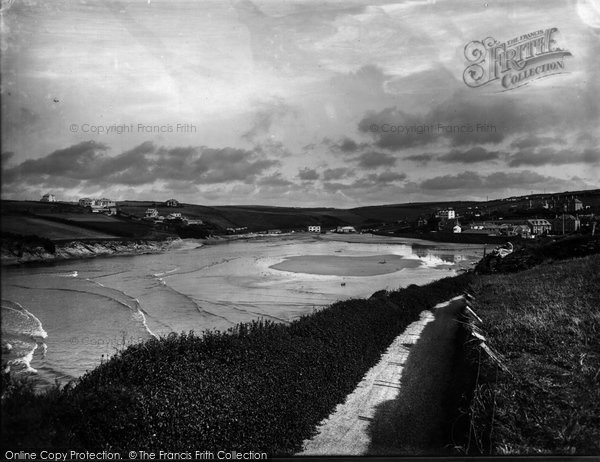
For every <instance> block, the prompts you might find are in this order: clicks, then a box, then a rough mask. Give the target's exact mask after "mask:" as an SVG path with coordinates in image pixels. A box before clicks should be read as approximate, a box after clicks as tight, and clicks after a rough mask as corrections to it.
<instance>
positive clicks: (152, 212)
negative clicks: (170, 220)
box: [144, 209, 158, 218]
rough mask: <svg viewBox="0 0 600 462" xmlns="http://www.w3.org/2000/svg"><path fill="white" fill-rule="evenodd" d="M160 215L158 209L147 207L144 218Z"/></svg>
mask: <svg viewBox="0 0 600 462" xmlns="http://www.w3.org/2000/svg"><path fill="white" fill-rule="evenodd" d="M156 217H158V210H156V209H146V216H145V217H144V218H156Z"/></svg>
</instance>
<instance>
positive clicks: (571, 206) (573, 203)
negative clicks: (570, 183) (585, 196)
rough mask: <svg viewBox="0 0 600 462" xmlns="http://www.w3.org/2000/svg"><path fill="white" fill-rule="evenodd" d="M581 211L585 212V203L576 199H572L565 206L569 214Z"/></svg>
mask: <svg viewBox="0 0 600 462" xmlns="http://www.w3.org/2000/svg"><path fill="white" fill-rule="evenodd" d="M580 210H583V202H581V201H580V200H579V199H577V198H576V197H572V198H571V199H569V200H567V202H566V204H565V211H566V212H567V213H577V212H579V211H580Z"/></svg>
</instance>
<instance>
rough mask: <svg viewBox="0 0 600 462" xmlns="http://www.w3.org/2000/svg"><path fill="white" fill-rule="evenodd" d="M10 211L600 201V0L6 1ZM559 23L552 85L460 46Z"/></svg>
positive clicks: (4, 112)
mask: <svg viewBox="0 0 600 462" xmlns="http://www.w3.org/2000/svg"><path fill="white" fill-rule="evenodd" d="M1 26H2V34H1V35H2V36H1V39H2V41H1V47H2V48H1V51H2V56H1V61H2V62H1V64H2V70H1V77H2V81H1V97H2V98H1V99H2V103H1V104H2V106H1V116H2V118H1V123H2V162H1V166H2V189H1V194H2V198H4V199H22V200H38V199H39V198H40V197H41V195H43V194H45V193H48V192H50V193H53V194H55V196H56V198H57V199H58V200H67V201H68V200H77V199H78V198H81V197H109V198H112V199H114V200H125V199H128V200H166V199H168V198H176V199H178V200H180V201H182V202H190V203H197V204H207V205H229V204H265V205H274V206H327V207H356V206H362V205H373V204H391V203H404V202H417V201H441V200H485V199H486V198H489V199H492V198H499V197H509V196H513V195H526V194H530V193H531V192H533V193H542V192H544V191H545V192H559V191H566V190H580V189H594V188H600V97H599V96H598V95H600V78H599V75H600V60H598V59H597V56H599V55H600V1H598V0H567V1H565V0H559V1H557V0H533V1H528V2H521V1H493V0H487V1H473V0H458V1H456V0H439V1H436V0H403V1H356V0H344V1H325V2H320V1H319V2H317V1H310V2H309V1H296V0H286V1H282V0H277V1H275V0H259V1H254V2H252V1H250V0H232V1H226V0H223V1H212V0H203V1H181V0H139V1H138V0H135V1H134V0H132V1H118V0H103V1H100V0H79V1H78V0H72V1H65V0H56V1H52V2H48V1H34V0H9V1H6V0H5V1H3V2H2V24H1ZM552 28H556V32H554V34H553V36H552V37H553V39H554V40H555V42H554V45H553V46H554V48H555V49H556V48H560V49H561V50H563V51H565V50H566V51H567V52H569V54H568V55H567V56H564V58H563V63H564V68H563V69H562V72H560V73H558V74H555V75H547V76H545V77H544V78H539V79H534V80H531V81H528V82H527V84H525V85H522V86H518V87H517V88H511V89H506V88H504V87H503V86H502V85H501V83H500V81H499V80H496V81H492V82H489V83H487V84H485V85H481V86H478V87H471V86H468V85H467V84H466V83H465V80H464V79H463V75H464V72H465V69H466V67H467V66H468V65H469V64H470V62H469V61H468V60H467V57H466V56H465V47H466V46H467V44H469V43H470V42H472V41H483V40H484V39H486V38H488V37H492V38H494V39H495V40H497V41H499V42H506V41H509V40H511V39H513V38H517V37H520V36H522V35H525V34H529V33H534V32H536V31H539V30H542V31H545V30H548V29H552Z"/></svg>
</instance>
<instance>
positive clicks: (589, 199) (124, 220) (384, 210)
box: [0, 189, 600, 239]
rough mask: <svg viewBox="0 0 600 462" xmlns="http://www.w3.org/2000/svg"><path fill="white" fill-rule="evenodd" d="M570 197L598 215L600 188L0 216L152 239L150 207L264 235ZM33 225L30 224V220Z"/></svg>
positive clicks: (131, 205)
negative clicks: (332, 204) (344, 203)
mask: <svg viewBox="0 0 600 462" xmlns="http://www.w3.org/2000/svg"><path fill="white" fill-rule="evenodd" d="M569 197H577V198H579V199H580V200H581V201H582V202H583V204H584V206H586V207H589V208H587V209H585V210H584V211H583V212H584V213H591V212H593V213H596V214H598V213H600V189H595V190H588V191H567V192H561V193H551V194H534V195H529V196H518V197H509V198H504V199H496V200H491V201H446V202H417V203H405V204H401V203H400V204H387V205H373V206H366V207H356V208H351V209H337V208H328V207H312V208H300V207H275V206H265V205H231V206H205V205H198V204H187V203H183V204H180V206H179V207H167V206H166V205H165V204H164V202H161V201H120V202H118V208H119V217H102V218H101V217H98V218H97V219H96V218H94V219H92V216H91V215H92V214H89V213H86V212H85V209H83V208H82V207H79V206H78V205H77V204H74V203H67V202H50V203H49V202H32V201H6V200H2V201H1V207H0V212H1V213H2V216H4V217H7V216H9V217H12V218H11V219H10V220H8V221H7V223H8V224H10V226H9V228H10V229H8V228H6V229H5V226H4V225H3V227H2V230H3V231H6V232H19V233H23V232H24V227H25V228H27V224H26V223H25V222H26V220H20V219H19V218H18V217H19V216H22V217H24V216H28V217H36V218H43V219H45V220H50V221H53V222H54V223H55V224H54V225H52V227H53V233H54V234H53V236H54V235H55V234H56V233H57V232H59V230H58V229H57V226H56V222H57V221H60V222H62V223H64V224H68V225H70V226H79V227H82V228H85V229H88V230H93V231H95V232H103V233H107V234H110V235H116V236H125V237H149V236H152V235H153V231H152V228H151V226H150V225H149V224H148V223H146V222H143V221H141V220H140V218H142V217H143V216H144V215H145V212H146V209H147V208H156V209H158V211H159V214H160V215H164V216H166V215H168V214H169V213H170V212H180V213H181V214H182V215H184V216H185V217H187V218H191V219H199V220H202V221H203V222H204V223H205V226H206V227H207V229H209V231H210V233H224V232H226V229H227V228H247V230H248V231H264V230H268V229H281V230H290V229H303V228H305V227H306V226H309V225H321V226H322V227H323V228H325V229H327V228H334V227H336V226H341V225H351V226H356V227H362V228H369V227H371V226H379V225H383V224H387V225H390V224H396V223H414V222H415V221H416V220H418V218H419V217H429V216H431V214H433V213H435V211H436V210H440V209H444V208H448V207H452V208H453V209H454V210H455V211H456V212H457V214H458V215H460V216H463V217H465V216H466V217H482V218H483V217H494V218H497V217H500V216H501V217H503V218H510V217H523V216H527V215H532V216H533V215H537V214H543V213H547V214H552V213H553V212H551V211H547V210H545V209H543V208H542V207H541V204H543V203H544V202H549V203H553V202H554V203H556V202H560V201H562V200H564V199H566V198H569ZM475 213H477V215H475ZM94 215H95V214H94ZM21 221H22V222H21ZM92 221H93V222H92ZM29 222H30V223H31V220H29ZM38 223H39V222H38ZM13 228H14V229H13ZM42 228H43V227H41V228H40V227H38V228H37V229H32V230H31V233H32V234H34V233H35V234H39V233H38V232H39V231H43V229H42ZM55 228H56V229H55ZM63 228H64V229H65V230H66V229H67V228H66V227H63ZM36 231H38V232H36ZM60 232H62V231H60ZM73 232H74V234H73V238H74V239H76V238H77V237H75V235H77V233H76V232H75V231H74V230H73ZM65 233H66V231H65ZM42 234H43V233H42ZM67 234H68V233H67ZM65 236H66V234H65ZM50 238H52V237H50ZM65 238H66V237H65Z"/></svg>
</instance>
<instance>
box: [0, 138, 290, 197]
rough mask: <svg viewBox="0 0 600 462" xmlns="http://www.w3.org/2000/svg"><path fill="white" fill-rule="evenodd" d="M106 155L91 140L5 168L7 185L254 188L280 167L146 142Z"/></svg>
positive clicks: (229, 151) (236, 154)
mask: <svg viewBox="0 0 600 462" xmlns="http://www.w3.org/2000/svg"><path fill="white" fill-rule="evenodd" d="M107 151H108V147H107V146H106V145H104V144H101V143H97V142H94V141H86V142H83V143H79V144H77V145H74V146H71V147H68V148H66V149H60V150H58V151H54V152H53V153H51V154H48V155H47V156H45V157H42V158H39V159H34V160H26V161H25V162H23V163H21V164H19V165H17V166H14V167H12V168H6V169H3V179H4V181H5V182H8V183H14V182H22V183H28V184H31V185H35V184H39V182H40V179H44V180H48V181H47V183H48V184H49V185H52V184H57V185H58V183H59V182H63V183H64V182H65V181H67V180H69V184H70V186H75V185H76V184H77V183H73V182H74V181H75V180H76V181H78V182H80V183H84V184H85V186H92V185H102V186H106V185H107V184H120V185H129V186H132V185H142V184H151V183H154V182H155V181H157V180H163V181H171V180H180V181H188V182H190V183H192V184H194V183H203V184H212V183H222V182H229V181H241V182H246V183H251V182H253V181H254V180H255V179H256V177H257V176H258V175H260V174H262V173H264V172H265V171H266V170H268V169H269V168H271V167H274V166H276V165H279V164H280V163H279V161H276V160H271V159H268V158H266V157H265V156H264V155H262V154H260V153H257V152H255V151H247V150H243V149H235V148H229V147H226V148H219V149H216V148H208V147H204V146H202V147H178V148H172V149H168V148H164V147H160V148H157V147H156V146H155V145H154V144H153V143H151V142H146V143H142V144H141V145H139V146H136V147H135V148H133V149H131V150H129V151H126V152H123V153H121V154H118V155H116V156H109V155H108V154H107Z"/></svg>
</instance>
